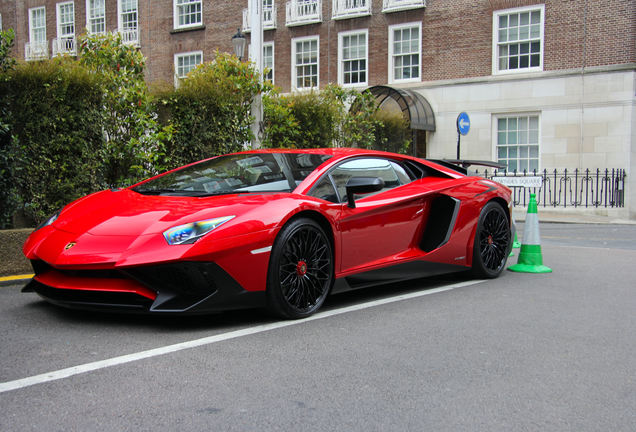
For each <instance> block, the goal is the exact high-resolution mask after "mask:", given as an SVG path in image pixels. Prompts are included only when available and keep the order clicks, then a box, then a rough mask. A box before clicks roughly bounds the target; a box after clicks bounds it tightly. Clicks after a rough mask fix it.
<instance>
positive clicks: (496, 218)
mask: <svg viewBox="0 0 636 432" xmlns="http://www.w3.org/2000/svg"><path fill="white" fill-rule="evenodd" d="M510 234H511V233H510V222H509V220H508V216H507V215H506V212H505V210H504V209H503V208H502V207H501V205H499V204H498V203H496V202H493V201H491V202H489V203H487V204H486V205H485V206H484V208H483V209H482V210H481V213H480V215H479V221H478V222H477V231H476V232H475V243H474V246H473V267H472V271H473V274H474V275H475V276H477V277H484V278H495V277H497V276H499V274H500V273H501V272H502V270H503V269H504V266H505V265H506V261H507V259H508V254H509V253H510V246H511V244H510V240H511V235H510Z"/></svg>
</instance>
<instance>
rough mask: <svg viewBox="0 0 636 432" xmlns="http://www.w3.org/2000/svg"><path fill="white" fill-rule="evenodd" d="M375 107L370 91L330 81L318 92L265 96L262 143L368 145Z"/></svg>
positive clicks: (311, 145) (313, 146) (315, 146)
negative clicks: (366, 91)
mask: <svg viewBox="0 0 636 432" xmlns="http://www.w3.org/2000/svg"><path fill="white" fill-rule="evenodd" d="M350 106H354V107H356V108H355V109H354V110H349V107H350ZM375 109H376V108H375V104H374V102H373V97H372V96H371V95H370V94H369V93H359V92H357V91H355V90H344V89H343V88H341V87H339V86H337V85H332V84H330V85H328V86H326V87H325V88H324V89H323V90H322V91H320V92H314V91H312V92H309V93H301V94H292V95H288V96H278V95H275V94H272V95H270V96H269V97H266V98H265V99H264V111H265V136H264V138H263V146H264V147H288V148H320V147H332V146H336V147H367V146H368V145H370V144H371V142H372V141H373V130H374V128H375V126H376V125H375V122H374V120H373V118H372V114H373V112H375Z"/></svg>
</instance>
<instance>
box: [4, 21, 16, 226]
mask: <svg viewBox="0 0 636 432" xmlns="http://www.w3.org/2000/svg"><path fill="white" fill-rule="evenodd" d="M14 39H15V33H14V32H13V30H12V29H9V30H7V31H0V87H2V86H3V85H4V83H5V82H7V81H8V79H9V76H8V72H9V71H10V70H12V69H13V67H14V66H15V63H16V62H15V59H14V58H13V57H11V56H9V53H10V52H11V48H12V47H13V42H14ZM0 95H1V94H0ZM9 105H10V104H9V99H8V98H6V97H0V228H4V227H7V226H10V223H11V216H12V215H13V209H14V208H15V205H16V204H15V200H16V192H15V186H14V185H13V181H12V180H11V162H10V157H9V154H8V149H9V145H10V144H11V135H10V133H9V123H8V117H9Z"/></svg>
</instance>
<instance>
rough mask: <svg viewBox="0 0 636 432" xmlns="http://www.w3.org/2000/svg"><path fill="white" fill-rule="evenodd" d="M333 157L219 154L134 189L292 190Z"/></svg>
mask: <svg viewBox="0 0 636 432" xmlns="http://www.w3.org/2000/svg"><path fill="white" fill-rule="evenodd" d="M330 157H331V156H329V155H320V154H308V153H243V154H233V155H227V156H220V157H217V158H214V159H210V160H207V161H203V162H199V163H197V164H194V165H191V166H188V167H185V168H182V169H179V170H177V171H173V172H171V173H168V174H166V175H163V176H161V177H157V178H155V179H153V180H150V181H147V182H145V183H142V184H140V185H138V186H136V187H134V188H133V190H134V191H135V192H138V193H141V194H145V195H177V196H210V195H224V194H232V193H249V192H291V191H293V190H294V189H295V188H296V186H298V184H300V182H301V181H303V180H304V179H305V177H307V176H308V175H309V174H310V173H311V172H312V171H313V170H315V169H316V168H317V167H318V166H319V165H321V164H322V163H323V162H324V161H326V160H327V159H329V158H330Z"/></svg>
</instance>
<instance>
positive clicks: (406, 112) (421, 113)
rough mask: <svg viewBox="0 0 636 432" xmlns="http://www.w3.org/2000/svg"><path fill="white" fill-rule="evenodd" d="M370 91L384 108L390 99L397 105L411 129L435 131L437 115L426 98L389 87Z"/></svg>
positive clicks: (374, 87)
mask: <svg viewBox="0 0 636 432" xmlns="http://www.w3.org/2000/svg"><path fill="white" fill-rule="evenodd" d="M369 91H370V92H371V94H372V95H373V96H375V99H376V101H377V103H378V106H380V107H382V104H383V103H385V102H387V101H388V100H389V98H390V99H392V101H394V103H397V106H398V107H399V109H400V110H401V111H402V115H403V116H404V118H406V119H407V120H408V121H409V125H410V127H411V129H418V130H425V131H435V115H434V114H433V109H432V108H431V105H430V104H429V103H428V101H427V100H426V98H425V97H424V96H422V95H421V94H419V93H417V92H415V91H413V90H409V89H401V88H393V87H389V86H382V85H378V86H373V87H370V88H369Z"/></svg>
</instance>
